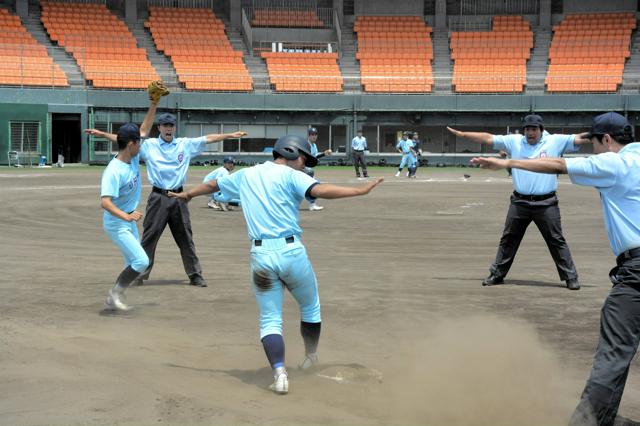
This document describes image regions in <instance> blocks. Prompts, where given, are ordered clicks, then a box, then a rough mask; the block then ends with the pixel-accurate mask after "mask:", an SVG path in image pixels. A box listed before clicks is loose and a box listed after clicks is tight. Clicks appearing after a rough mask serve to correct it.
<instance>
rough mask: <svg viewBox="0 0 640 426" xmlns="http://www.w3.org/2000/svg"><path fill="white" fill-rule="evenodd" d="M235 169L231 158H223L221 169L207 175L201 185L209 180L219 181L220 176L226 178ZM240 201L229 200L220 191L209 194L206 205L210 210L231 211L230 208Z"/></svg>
mask: <svg viewBox="0 0 640 426" xmlns="http://www.w3.org/2000/svg"><path fill="white" fill-rule="evenodd" d="M235 168H236V162H235V160H234V159H233V157H224V159H223V160H222V167H218V168H217V169H215V170H214V171H212V172H211V173H209V174H208V175H206V176H205V177H204V179H203V180H202V183H207V182H209V181H210V180H215V179H220V178H221V177H222V176H226V175H228V174H229V173H231V172H232V171H233V169H235ZM239 205H240V200H238V199H237V198H231V197H229V196H227V195H225V194H223V193H222V191H218V192H214V193H213V194H211V198H210V199H209V202H208V203H207V206H209V208H210V209H214V210H222V211H225V212H226V211H228V210H231V207H230V206H239Z"/></svg>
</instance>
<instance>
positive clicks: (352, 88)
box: [339, 20, 363, 93]
mask: <svg viewBox="0 0 640 426" xmlns="http://www.w3.org/2000/svg"><path fill="white" fill-rule="evenodd" d="M342 25H343V26H342V28H341V30H342V48H341V52H340V53H341V55H340V61H339V65H340V73H341V74H342V78H343V79H344V91H345V92H349V93H353V92H361V91H362V90H363V87H362V81H361V80H360V63H359V62H358V60H357V59H356V52H357V51H358V41H357V35H356V34H355V33H354V32H353V22H346V20H345V22H343V24H342Z"/></svg>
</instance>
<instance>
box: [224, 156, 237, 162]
mask: <svg viewBox="0 0 640 426" xmlns="http://www.w3.org/2000/svg"><path fill="white" fill-rule="evenodd" d="M222 162H223V163H235V160H234V159H233V157H224V158H223V159H222Z"/></svg>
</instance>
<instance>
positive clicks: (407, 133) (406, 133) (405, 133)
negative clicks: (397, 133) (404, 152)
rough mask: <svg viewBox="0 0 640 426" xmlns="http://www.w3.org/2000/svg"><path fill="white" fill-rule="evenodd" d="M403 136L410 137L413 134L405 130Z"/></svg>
mask: <svg viewBox="0 0 640 426" xmlns="http://www.w3.org/2000/svg"><path fill="white" fill-rule="evenodd" d="M403 134H404V135H407V136H408V135H411V134H413V133H411V132H410V131H408V130H405V131H404V133H403Z"/></svg>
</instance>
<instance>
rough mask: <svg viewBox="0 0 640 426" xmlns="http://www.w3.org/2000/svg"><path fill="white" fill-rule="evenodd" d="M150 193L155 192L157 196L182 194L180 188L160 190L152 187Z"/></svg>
mask: <svg viewBox="0 0 640 426" xmlns="http://www.w3.org/2000/svg"><path fill="white" fill-rule="evenodd" d="M152 191H153V192H157V193H158V194H162V195H167V194H168V193H169V192H182V187H180V188H176V189H162V188H158V187H157V186H154V187H153V189H152Z"/></svg>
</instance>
